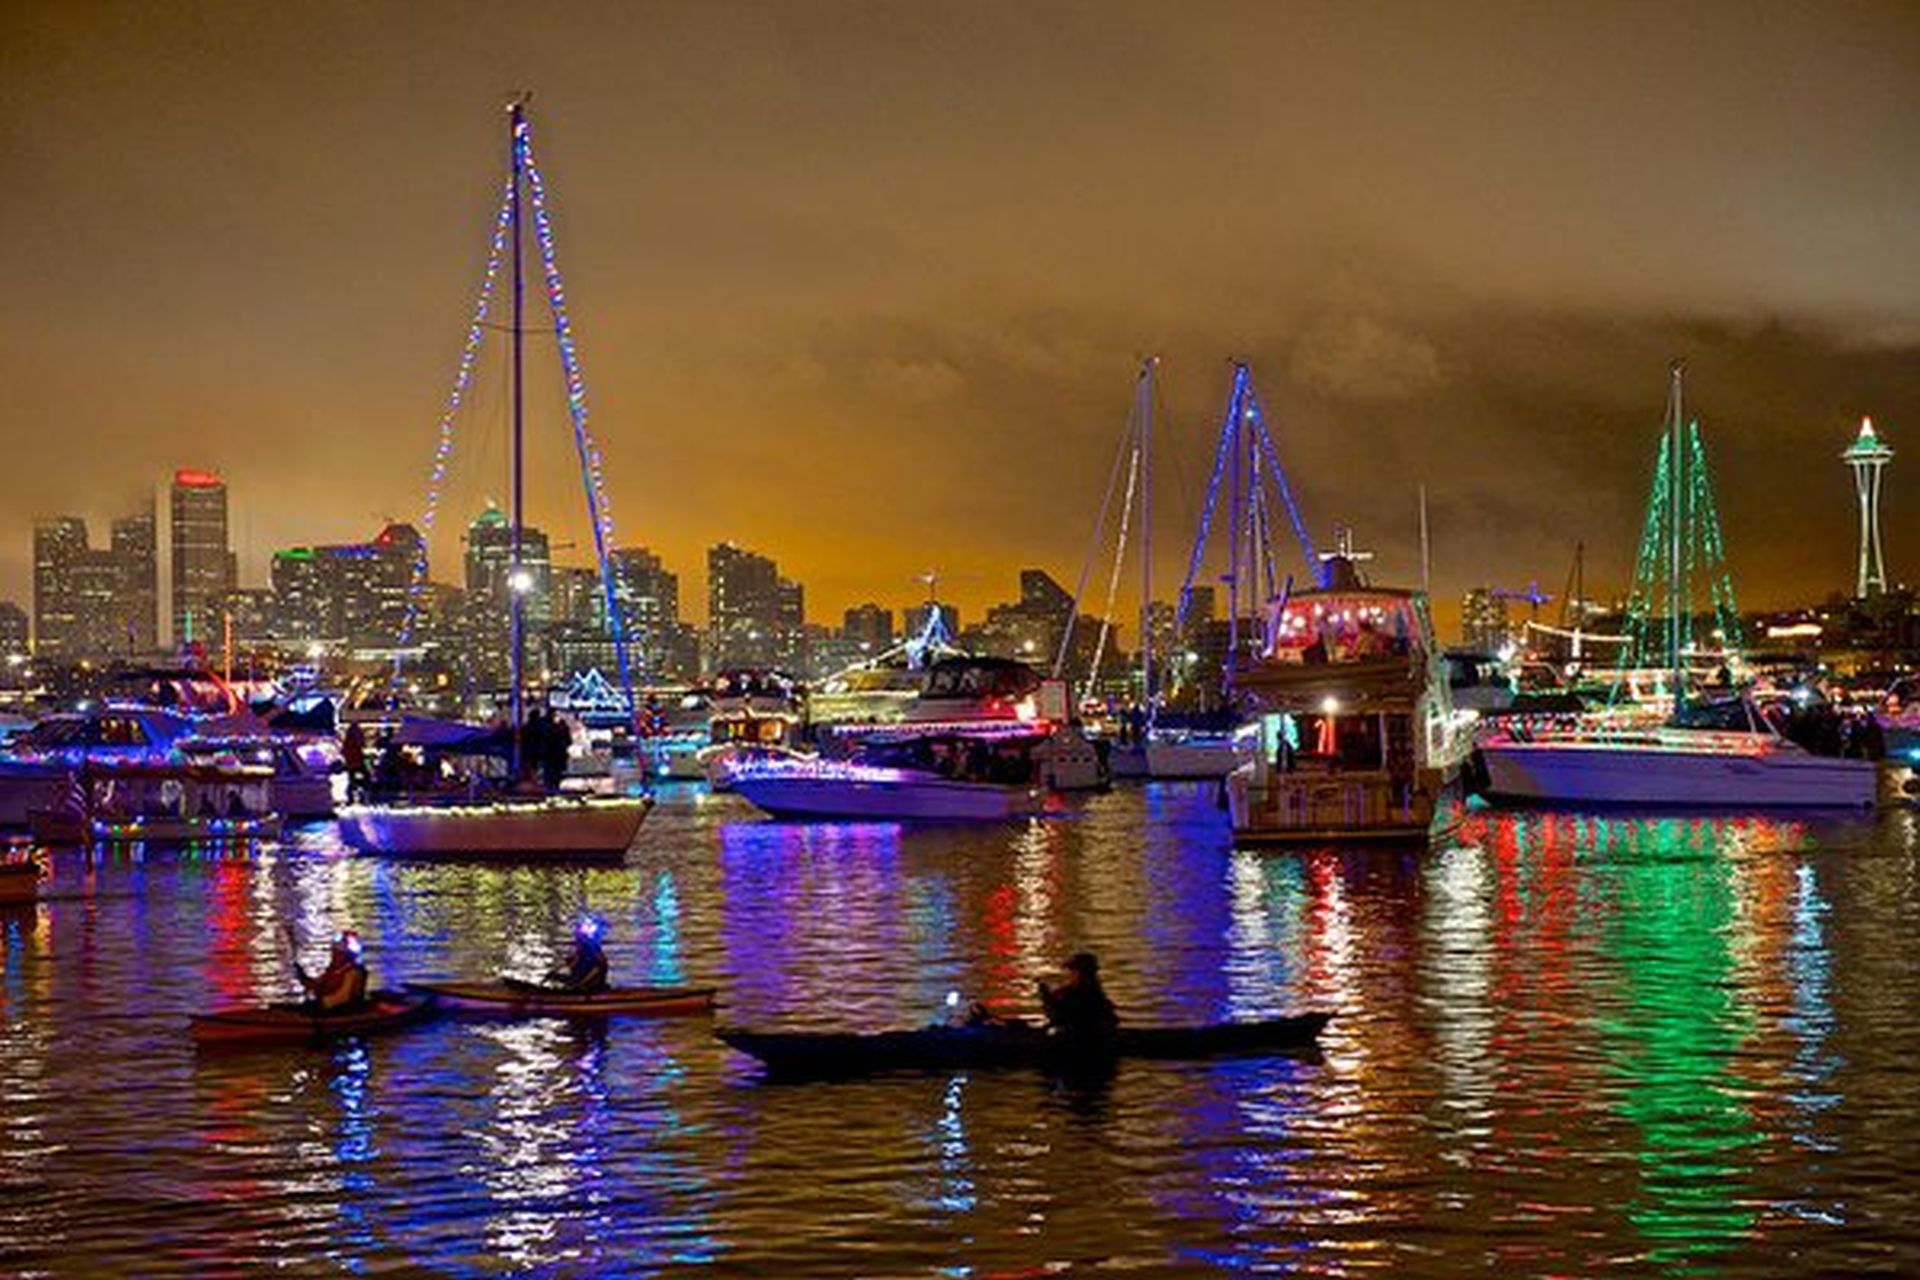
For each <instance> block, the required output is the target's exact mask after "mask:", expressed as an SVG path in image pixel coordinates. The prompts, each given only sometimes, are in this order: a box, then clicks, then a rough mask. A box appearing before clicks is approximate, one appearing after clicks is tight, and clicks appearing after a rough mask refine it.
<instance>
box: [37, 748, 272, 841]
mask: <svg viewBox="0 0 1920 1280" xmlns="http://www.w3.org/2000/svg"><path fill="white" fill-rule="evenodd" d="M272 777H273V771H272V770H271V769H270V768H267V767H265V766H262V765H245V764H234V763H220V764H211V763H202V764H192V763H185V762H182V761H179V760H169V761H159V762H151V761H143V760H127V759H121V760H108V759H100V760H89V761H86V762H84V763H82V764H81V765H80V766H79V767H78V768H77V769H76V770H75V771H74V772H73V773H72V774H71V775H69V777H68V778H67V780H65V781H64V782H63V783H62V784H61V790H60V794H59V796H58V798H57V799H56V800H55V801H54V802H53V803H51V804H49V805H47V806H46V807H44V808H35V809H34V810H33V811H32V812H31V813H29V814H28V826H29V827H30V828H31V830H32V832H33V836H34V839H36V840H39V841H41V842H43V843H46V844H108V843H119V844H126V843H135V842H144V843H153V842H167V843H194V844H201V843H209V842H220V841H232V840H258V839H269V838H272V837H274V836H277V835H279V834H280V815H279V814H277V813H275V812H273V811H272V809H271V808H270V805H271V803H272V801H271V798H270V797H269V794H268V786H269V784H270V782H271V780H272Z"/></svg>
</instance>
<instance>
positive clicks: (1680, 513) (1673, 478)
mask: <svg viewBox="0 0 1920 1280" xmlns="http://www.w3.org/2000/svg"><path fill="white" fill-rule="evenodd" d="M1685 368H1686V365H1685V362H1684V361H1680V360H1675V361H1674V362H1673V368H1672V370H1671V373H1670V375H1669V376H1670V380H1671V382H1670V386H1669V388H1668V391H1667V485H1668V489H1667V526H1668V528H1667V657H1668V661H1669V662H1670V663H1671V665H1672V670H1671V673H1670V674H1669V677H1668V679H1669V680H1670V682H1671V684H1672V687H1673V709H1674V710H1675V711H1676V712H1677V711H1679V710H1680V679H1681V671H1682V665H1683V663H1684V661H1685V659H1684V658H1683V657H1682V654H1681V646H1682V644H1683V641H1684V637H1685V635H1686V628H1685V627H1684V626H1683V625H1682V623H1681V621H1680V609H1681V607H1682V605H1684V604H1685V603H1687V602H1686V601H1685V600H1684V599H1683V598H1682V597H1683V594H1684V593H1683V592H1682V591H1681V586H1680V569H1681V564H1680V536H1681V535H1680V529H1681V526H1682V525H1683V524H1684V523H1685V521H1686V512H1685V503H1686V485H1685V482H1684V480H1685V474H1686V462H1685V455H1684V454H1683V453H1682V452H1681V449H1682V446H1683V445H1684V443H1685V441H1684V439H1683V433H1684V428H1683V427H1682V426H1681V419H1682V418H1683V417H1684V408H1683V405H1682V399H1681V396H1682V393H1681V379H1682V376H1683V374H1684V371H1685Z"/></svg>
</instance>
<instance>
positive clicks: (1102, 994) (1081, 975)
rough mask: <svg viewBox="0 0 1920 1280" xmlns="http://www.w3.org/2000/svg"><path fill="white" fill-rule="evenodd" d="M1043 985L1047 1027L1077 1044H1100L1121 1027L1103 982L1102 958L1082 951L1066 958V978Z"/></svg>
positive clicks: (1041, 984)
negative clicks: (1101, 982) (1052, 983)
mask: <svg viewBox="0 0 1920 1280" xmlns="http://www.w3.org/2000/svg"><path fill="white" fill-rule="evenodd" d="M1039 985H1040V1004H1041V1007H1043V1008H1044V1009H1045V1010H1046V1011H1047V1028H1048V1029H1049V1030H1050V1031H1052V1032H1053V1034H1055V1035H1057V1036H1061V1037H1064V1038H1066V1039H1068V1040H1070V1041H1072V1042H1074V1043H1075V1044H1084V1045H1097V1044H1099V1043H1101V1042H1103V1041H1106V1040H1110V1039H1112V1037H1113V1034H1114V1032H1116V1031H1118V1030H1119V1029H1120V1015H1119V1014H1118V1013H1117V1012H1115V1010H1114V1007H1113V1001H1111V1000H1109V999H1108V998H1107V992H1106V989H1105V988H1104V987H1102V986H1101V985H1100V961H1099V960H1098V959H1096V958H1095V956H1094V954H1093V952H1091V951H1082V952H1079V953H1077V954H1075V955H1074V956H1072V957H1071V958H1070V959H1068V961H1067V975H1066V980H1065V981H1063V982H1061V983H1060V985H1058V986H1051V985H1049V984H1047V983H1045V982H1042V983H1040V984H1039Z"/></svg>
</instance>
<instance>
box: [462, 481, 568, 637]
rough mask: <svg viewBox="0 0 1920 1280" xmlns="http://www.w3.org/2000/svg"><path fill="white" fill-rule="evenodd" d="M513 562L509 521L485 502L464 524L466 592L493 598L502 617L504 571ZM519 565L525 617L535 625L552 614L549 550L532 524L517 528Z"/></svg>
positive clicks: (505, 607)
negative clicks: (524, 575) (523, 576)
mask: <svg viewBox="0 0 1920 1280" xmlns="http://www.w3.org/2000/svg"><path fill="white" fill-rule="evenodd" d="M512 564H513V522H512V521H511V520H509V519H507V517H506V514H505V513H504V512H502V511H501V510H500V508H499V507H497V506H495V505H494V504H493V503H491V502H489V503H488V504H487V509H486V510H485V511H482V512H481V513H480V514H479V515H478V516H476V517H475V518H474V521H473V523H472V524H470V525H468V526H467V593H468V594H469V595H471V596H477V597H483V598H485V599H487V600H490V601H492V602H493V604H494V607H495V608H497V609H498V610H499V611H500V615H501V618H502V619H503V621H502V623H501V625H502V626H505V625H506V623H505V621H504V619H505V617H506V613H507V605H508V595H507V572H508V569H509V568H510V567H511V566H512ZM520 567H521V568H522V569H524V570H525V571H526V573H527V576H528V579H529V581H528V585H527V599H526V620H527V624H528V626H529V627H534V626H538V625H540V624H541V623H544V622H546V621H547V619H548V618H549V617H551V616H552V603H553V552H552V549H551V545H550V544H549V542H548V540H547V535H546V534H545V533H544V532H542V531H541V530H539V529H536V528H534V527H533V526H532V525H523V526H521V529H520Z"/></svg>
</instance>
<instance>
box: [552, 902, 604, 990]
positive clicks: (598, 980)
mask: <svg viewBox="0 0 1920 1280" xmlns="http://www.w3.org/2000/svg"><path fill="white" fill-rule="evenodd" d="M546 987H547V989H548V990H551V991H565V992H568V993H571V994H575V995H591V994H592V993H594V992H597V991H605V990H606V989H607V953H606V951H605V950H604V949H603V948H602V947H601V945H600V922H599V921H598V920H596V919H594V918H593V917H592V916H582V917H580V923H579V924H577V925H575V926H574V927H573V949H572V950H570V951H569V952H567V960H566V963H565V964H563V965H559V966H557V967H556V968H554V969H552V970H551V971H549V972H548V974H547V980H546Z"/></svg>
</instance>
